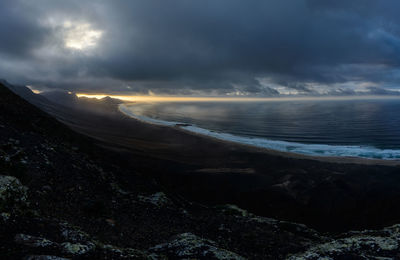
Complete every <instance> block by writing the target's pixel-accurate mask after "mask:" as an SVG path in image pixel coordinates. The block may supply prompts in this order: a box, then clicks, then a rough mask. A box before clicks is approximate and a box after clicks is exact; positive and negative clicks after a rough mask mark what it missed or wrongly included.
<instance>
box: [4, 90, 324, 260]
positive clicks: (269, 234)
mask: <svg viewBox="0 0 400 260" xmlns="http://www.w3.org/2000/svg"><path fill="white" fill-rule="evenodd" d="M0 174H1V175H0V212H1V218H0V221H1V222H2V223H1V225H0V241H1V244H0V255H1V256H2V259H13V258H16V259H18V258H22V257H25V256H28V255H57V256H63V257H72V258H99V259H102V258H106V257H109V258H112V259H117V258H123V257H127V258H129V259H130V258H131V259H136V258H139V259H140V258H146V257H148V255H149V254H150V253H152V254H153V257H154V258H156V259H157V258H162V257H163V255H164V256H169V257H171V258H173V259H174V258H176V257H177V254H179V253H181V254H182V257H200V258H206V259H208V258H212V257H216V258H222V257H224V256H228V257H233V258H240V257H239V256H238V255H236V254H235V253H233V252H230V251H228V250H231V251H235V252H236V253H238V254H241V255H244V256H247V257H250V258H252V257H255V258H260V257H262V258H265V257H267V258H268V257H274V258H276V257H278V258H281V257H283V256H285V255H286V254H287V253H294V252H298V251H299V250H301V249H304V248H305V247H306V246H308V245H310V244H312V243H314V242H316V241H321V240H322V238H321V237H320V236H319V235H318V234H317V233H316V232H314V231H313V230H310V229H308V228H306V227H303V226H299V225H296V224H291V223H286V222H283V223H282V224H281V223H280V222H278V221H274V220H270V219H264V218H257V217H254V218H251V219H250V218H249V217H245V216H244V215H246V214H247V213H246V212H244V211H241V210H239V209H236V208H235V207H228V206H224V207H220V208H219V209H211V208H206V207H203V206H196V204H192V203H189V202H187V201H185V200H183V199H181V198H175V197H174V196H169V195H165V194H164V193H163V192H162V189H161V188H160V187H159V186H158V185H157V184H156V181H155V180H153V179H148V178H147V177H145V176H143V175H141V174H139V173H135V172H132V171H131V170H130V169H126V168H124V165H123V160H122V161H121V162H120V161H118V154H114V153H112V152H108V151H105V150H103V149H102V148H99V147H98V146H96V145H95V144H94V143H93V142H92V141H91V140H90V139H88V138H86V137H84V136H81V135H79V134H76V133H74V132H72V131H71V130H70V129H69V128H67V127H66V126H64V125H62V124H61V123H59V122H58V121H57V120H55V119H54V118H52V117H50V116H48V115H47V114H45V113H44V112H42V111H40V110H39V109H37V108H36V107H34V106H32V105H30V104H29V103H27V102H26V101H24V100H22V99H21V98H19V97H18V96H16V95H15V94H13V93H12V92H10V91H9V90H8V89H7V88H5V87H4V86H1V85H0ZM126 175H129V183H124V182H123V181H121V180H122V179H124V176H126ZM236 215H238V216H236ZM281 225H282V227H281ZM277 229H278V230H279V233H278V234H277V233H276V230H277ZM82 230H83V231H84V232H83V231H82ZM297 230H298V231H297ZM292 232H296V233H297V232H298V233H299V234H298V236H294V234H293V233H292ZM245 234H247V235H246V236H247V238H246V240H245V241H244V240H243V238H242V236H243V235H245ZM177 235H179V236H177ZM196 235H197V236H196ZM173 236H177V237H175V239H177V241H175V244H172V245H175V246H168V244H166V245H161V246H158V247H156V248H151V247H153V246H155V245H157V244H162V243H166V242H167V241H169V240H170V239H171V238H172V237H173ZM203 238H204V239H203ZM206 238H207V239H212V240H215V242H213V241H209V240H207V239H206ZM288 242H289V243H288ZM105 244H113V246H105ZM117 246H118V247H117ZM127 247H129V248H127ZM131 248H135V249H137V250H134V249H131ZM184 250H186V251H187V252H186V253H184ZM185 254H186V255H185ZM30 259H35V258H30Z"/></svg>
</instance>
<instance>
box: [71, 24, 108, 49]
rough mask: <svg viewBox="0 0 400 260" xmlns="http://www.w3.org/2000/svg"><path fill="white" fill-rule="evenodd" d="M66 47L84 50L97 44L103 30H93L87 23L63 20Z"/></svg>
mask: <svg viewBox="0 0 400 260" xmlns="http://www.w3.org/2000/svg"><path fill="white" fill-rule="evenodd" d="M64 29H65V31H66V32H65V36H64V44H65V47H66V48H69V49H76V50H86V49H90V48H94V47H96V46H97V44H98V42H99V40H100V39H101V37H102V35H103V31H100V30H95V29H93V28H92V26H91V25H90V24H88V23H72V22H70V21H67V22H64Z"/></svg>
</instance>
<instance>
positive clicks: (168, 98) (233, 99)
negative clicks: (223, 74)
mask: <svg viewBox="0 0 400 260" xmlns="http://www.w3.org/2000/svg"><path fill="white" fill-rule="evenodd" d="M76 96H77V97H79V98H80V97H86V98H95V99H102V98H105V97H110V98H115V99H120V100H122V101H129V102H262V101H297V100H298V101H301V100H363V99H400V96H399V97H398V96H340V97H339V96H321V97H293V96H292V97H259V98H258V97H192V96H190V97H188V96H135V95H108V94H86V93H76Z"/></svg>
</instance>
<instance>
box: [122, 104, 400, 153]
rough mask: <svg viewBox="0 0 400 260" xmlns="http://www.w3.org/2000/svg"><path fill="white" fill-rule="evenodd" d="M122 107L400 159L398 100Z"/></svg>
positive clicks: (142, 115) (238, 132)
mask: <svg viewBox="0 0 400 260" xmlns="http://www.w3.org/2000/svg"><path fill="white" fill-rule="evenodd" d="M120 110H121V111H122V112H123V113H125V114H128V115H130V116H131V117H134V118H136V119H139V120H142V121H146V122H149V123H153V124H162V125H176V124H179V125H180V127H182V128H184V129H186V130H189V131H192V132H196V133H200V134H204V135H208V136H212V137H215V138H219V139H223V140H228V141H234V142H239V143H243V144H248V145H254V146H258V147H264V148H269V149H274V150H278V151H284V152H293V153H299V154H307V155H314V156H350V157H362V158H371V159H372V158H374V159H387V160H390V159H391V160H393V159H400V115H399V113H400V100H397V99H389V100H387V99H366V100H296V101H293V100H290V101H265V102H155V103H150V102H136V103H130V104H123V105H121V106H120Z"/></svg>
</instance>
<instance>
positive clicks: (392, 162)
mask: <svg viewBox="0 0 400 260" xmlns="http://www.w3.org/2000/svg"><path fill="white" fill-rule="evenodd" d="M126 104H127V103H122V104H119V105H118V112H119V113H121V114H123V115H125V116H128V117H129V118H131V119H134V120H137V121H139V122H142V123H144V124H147V125H156V126H163V127H168V128H172V129H174V130H177V131H180V132H183V133H185V134H189V135H192V136H196V137H200V138H206V139H208V140H212V141H214V142H220V143H224V144H228V145H233V146H237V147H241V148H246V149H250V150H252V151H255V152H261V153H265V154H268V155H274V156H283V157H286V158H293V159H304V160H314V161H320V162H328V163H340V164H361V165H382V166H400V159H378V158H366V157H359V156H330V155H310V154H303V153H297V152H290V151H281V150H278V149H272V148H268V147H263V146H258V145H253V144H248V143H243V142H240V141H234V140H227V139H223V138H218V137H216V136H212V135H208V134H205V133H200V132H198V131H193V130H190V129H188V128H187V127H190V126H191V125H186V124H184V123H181V122H168V121H163V120H157V119H151V118H149V119H151V120H146V119H144V118H142V117H140V116H137V115H135V116H134V115H132V114H131V113H128V112H127V111H123V109H121V107H122V106H125V105H126ZM129 104H132V103H129ZM125 107H126V106H125ZM199 129H200V128H199ZM204 130H207V129H204ZM207 131H209V130H207ZM210 132H211V131H210Z"/></svg>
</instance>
